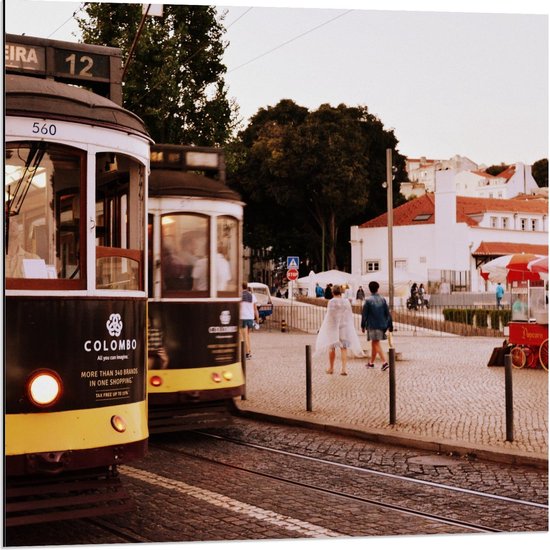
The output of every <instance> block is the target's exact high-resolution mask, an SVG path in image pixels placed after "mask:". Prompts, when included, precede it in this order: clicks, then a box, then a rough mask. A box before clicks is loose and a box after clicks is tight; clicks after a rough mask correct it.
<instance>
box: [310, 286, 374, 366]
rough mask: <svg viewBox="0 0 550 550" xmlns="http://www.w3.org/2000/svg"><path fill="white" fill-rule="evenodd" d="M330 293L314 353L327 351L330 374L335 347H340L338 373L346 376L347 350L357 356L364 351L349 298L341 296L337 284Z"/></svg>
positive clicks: (361, 354) (360, 355)
mask: <svg viewBox="0 0 550 550" xmlns="http://www.w3.org/2000/svg"><path fill="white" fill-rule="evenodd" d="M332 293H333V298H332V299H331V300H329V302H328V304H327V313H326V315H325V318H324V320H323V324H322V325H321V328H320V329H319V334H317V340H316V342H315V355H320V354H321V353H323V352H327V351H328V358H329V368H328V369H327V374H332V373H333V372H334V361H335V359H336V348H340V353H341V358H342V370H341V371H340V374H341V375H343V376H346V375H347V374H348V373H347V360H348V352H349V353H351V354H352V355H356V356H357V357H362V356H363V355H364V353H363V349H362V347H361V342H360V340H359V336H358V334H357V331H356V330H355V326H354V323H353V312H352V309H351V304H350V302H349V300H345V299H344V298H343V297H342V289H341V288H340V287H339V286H338V285H335V286H334V287H333V289H332Z"/></svg>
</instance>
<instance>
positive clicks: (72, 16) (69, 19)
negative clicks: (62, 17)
mask: <svg viewBox="0 0 550 550" xmlns="http://www.w3.org/2000/svg"><path fill="white" fill-rule="evenodd" d="M85 5H86V2H82V3H81V4H80V7H79V8H78V9H77V10H75V11H74V13H73V14H72V15H71V17H69V18H68V19H67V20H66V21H65V22H64V23H61V25H59V27H57V29H55V31H53V32H51V33H50V34H49V35H48V38H51V37H52V36H53V35H54V34H55V33H56V32H57V31H58V30H59V29H61V28H62V27H64V26H65V25H66V24H67V23H68V22H69V21H71V19H74V18H75V17H76V14H77V13H78V12H80V11H82V10H83V9H84V6H85Z"/></svg>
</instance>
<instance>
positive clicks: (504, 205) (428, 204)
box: [359, 193, 548, 228]
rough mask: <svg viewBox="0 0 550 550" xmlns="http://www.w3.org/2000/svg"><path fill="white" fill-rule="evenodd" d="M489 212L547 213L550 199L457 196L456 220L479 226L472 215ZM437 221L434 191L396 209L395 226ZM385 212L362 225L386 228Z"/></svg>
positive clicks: (386, 217) (386, 218)
mask: <svg viewBox="0 0 550 550" xmlns="http://www.w3.org/2000/svg"><path fill="white" fill-rule="evenodd" d="M486 212H509V213H511V214H513V213H516V212H517V213H519V214H547V213H548V199H547V198H546V197H538V198H537V199H536V200H535V199H534V198H533V197H529V198H526V197H525V198H523V197H522V198H514V199H490V198H485V197H462V196H457V197H456V221H457V223H466V224H468V225H470V226H474V225H478V221H477V220H475V219H474V218H473V217H472V216H479V215H482V214H484V213H486ZM430 223H435V203H434V194H433V193H426V194H425V195H422V196H421V197H419V198H417V199H413V200H411V201H408V202H406V203H405V204H402V205H401V206H398V207H397V208H394V209H393V225H396V226H397V225H421V224H430ZM387 225H388V216H387V214H386V213H384V214H381V215H380V216H378V217H377V218H374V219H372V220H369V221H367V222H365V223H363V224H361V225H360V226H359V227H365V228H368V227H387Z"/></svg>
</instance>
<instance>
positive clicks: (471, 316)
mask: <svg viewBox="0 0 550 550" xmlns="http://www.w3.org/2000/svg"><path fill="white" fill-rule="evenodd" d="M511 317H512V312H511V311H510V310H509V309H479V308H475V309H470V308H445V309H443V318H444V319H445V321H452V322H455V323H463V324H466V325H474V321H475V325H476V326H478V327H487V326H488V319H489V318H490V319H491V328H493V329H496V330H499V328H500V326H501V324H502V326H506V325H507V324H508V323H509V321H510V319H511Z"/></svg>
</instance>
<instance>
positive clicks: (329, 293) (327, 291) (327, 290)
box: [325, 283, 333, 300]
mask: <svg viewBox="0 0 550 550" xmlns="http://www.w3.org/2000/svg"><path fill="white" fill-rule="evenodd" d="M332 296H333V294H332V283H329V284H328V285H327V286H326V288H325V299H327V300H330V299H331V298H332Z"/></svg>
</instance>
